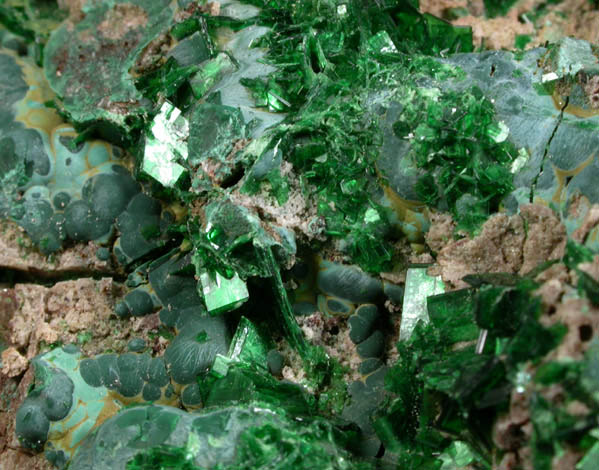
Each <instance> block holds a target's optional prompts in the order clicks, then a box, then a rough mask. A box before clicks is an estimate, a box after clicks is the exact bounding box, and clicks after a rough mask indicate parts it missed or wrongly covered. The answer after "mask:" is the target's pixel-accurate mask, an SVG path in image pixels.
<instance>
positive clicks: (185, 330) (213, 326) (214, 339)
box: [164, 317, 230, 385]
mask: <svg viewBox="0 0 599 470" xmlns="http://www.w3.org/2000/svg"><path fill="white" fill-rule="evenodd" d="M202 331H205V332H206V340H205V341H202V342H199V341H198V340H197V339H198V334H199V333H201V332H202ZM202 337H203V335H202ZM229 341H230V338H229V332H228V329H227V325H226V323H225V322H224V319H223V318H222V317H192V318H190V320H189V321H188V322H186V323H185V324H184V325H183V327H182V328H181V330H180V332H179V334H178V335H177V337H176V338H175V339H174V340H173V342H172V343H171V344H170V345H169V347H168V348H167V349H166V351H165V353H164V359H165V361H166V363H167V364H168V367H169V373H170V374H171V376H172V378H173V380H174V381H175V382H176V383H178V384H181V385H184V384H189V383H192V382H194V381H195V380H196V378H197V377H198V375H200V374H203V373H206V372H207V371H208V370H209V369H210V367H211V366H212V363H213V362H214V359H215V358H216V355H217V354H223V355H225V354H226V353H227V351H228V348H229Z"/></svg>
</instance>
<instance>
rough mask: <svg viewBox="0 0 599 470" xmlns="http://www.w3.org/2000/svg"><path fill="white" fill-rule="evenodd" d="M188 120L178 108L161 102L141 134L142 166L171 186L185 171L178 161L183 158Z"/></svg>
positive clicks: (161, 182) (184, 156) (158, 179)
mask: <svg viewBox="0 0 599 470" xmlns="http://www.w3.org/2000/svg"><path fill="white" fill-rule="evenodd" d="M188 137H189V123H188V121H187V119H186V118H185V117H184V116H183V115H182V114H181V110H180V109H178V108H176V107H175V106H173V105H172V104H171V103H168V102H165V103H164V104H163V105H162V107H161V108H160V112H159V113H158V114H157V115H156V116H155V117H154V119H153V120H152V123H151V124H150V127H149V129H148V131H147V133H146V137H145V147H144V156H143V162H142V166H141V168H142V170H143V171H144V173H146V174H147V175H149V176H151V177H152V178H154V179H155V180H156V181H158V182H159V183H160V184H162V185H163V186H166V187H173V186H175V184H176V183H177V181H179V179H180V178H181V175H183V174H184V173H185V168H184V167H183V166H182V165H180V164H179V163H178V162H182V161H185V160H187V155H188V153H187V139H188Z"/></svg>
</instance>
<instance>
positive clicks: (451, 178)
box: [0, 0, 599, 470]
mask: <svg viewBox="0 0 599 470" xmlns="http://www.w3.org/2000/svg"><path fill="white" fill-rule="evenodd" d="M16 3H17V2H6V4H5V5H2V6H0V21H2V23H3V24H4V25H5V26H6V27H7V28H9V29H11V31H12V33H9V32H7V31H5V30H2V31H0V39H1V42H2V47H3V49H2V50H0V61H2V62H0V64H4V66H3V68H2V69H1V70H0V73H2V74H4V75H5V76H6V77H3V80H4V79H6V81H7V83H9V82H10V83H11V86H8V87H4V88H2V90H0V93H1V94H2V95H1V97H3V100H2V104H1V105H0V106H1V109H0V111H1V112H2V116H4V117H6V119H5V120H3V122H2V123H0V151H2V160H1V161H0V190H1V191H0V215H2V217H3V218H9V219H11V220H13V221H14V222H15V223H17V224H19V225H20V226H21V227H22V228H23V229H24V230H25V231H26V232H27V233H28V234H29V236H30V237H31V238H32V240H33V241H34V242H35V243H36V244H37V245H38V246H39V248H40V250H42V251H43V252H45V253H52V252H56V251H58V250H61V249H64V248H65V247H66V248H68V247H69V246H72V245H73V244H74V243H79V242H88V241H93V242H95V243H97V244H98V246H99V247H100V248H99V250H98V256H99V257H100V256H102V257H103V258H104V259H107V260H109V261H110V262H111V263H113V265H114V266H115V267H116V266H117V265H118V266H120V269H122V270H124V271H125V272H126V274H127V275H128V277H127V281H126V287H127V290H128V292H127V294H126V295H125V296H124V297H123V299H122V301H121V302H119V303H118V304H117V305H116V306H115V315H117V316H118V317H120V318H123V319H126V318H129V317H141V316H145V315H148V314H151V313H154V312H159V317H160V321H161V324H162V327H163V328H165V329H167V330H168V331H169V332H170V333H171V337H172V338H171V340H170V341H169V344H168V346H167V347H166V350H165V352H164V355H163V356H157V357H155V356H154V354H153V353H152V351H151V350H149V349H148V348H146V346H145V344H144V343H143V341H135V340H134V341H132V342H131V343H130V344H129V351H128V352H126V353H123V354H115V353H112V352H106V353H105V354H101V355H98V356H96V357H94V358H85V357H82V355H81V353H80V352H79V351H78V350H77V348H75V347H73V346H65V347H64V348H56V349H54V350H52V351H49V352H47V353H45V354H42V355H40V356H38V357H36V358H35V359H34V360H33V367H34V369H35V376H36V379H35V386H34V387H33V389H32V390H31V392H30V393H29V395H28V397H27V398H26V399H25V401H24V403H23V405H22V406H21V408H20V409H19V411H18V413H17V422H16V432H17V436H18V438H19V440H20V442H21V444H22V445H23V447H25V448H27V449H30V450H34V451H41V450H44V451H45V453H46V456H47V457H48V459H49V460H50V461H51V462H52V463H53V464H55V465H57V466H59V467H63V468H65V467H68V468H69V469H71V470H83V469H92V468H93V469H103V468H106V469H109V468H110V469H123V470H125V469H126V470H141V469H154V468H173V469H175V468H176V469H190V470H198V469H204V468H221V469H245V468H247V469H254V468H273V469H280V470H283V469H309V468H323V469H371V468H401V469H414V470H416V469H441V470H449V469H466V468H476V469H491V468H493V467H494V466H495V465H497V464H498V463H499V462H500V461H502V460H505V459H507V458H512V456H513V455H515V456H516V457H514V458H516V459H520V460H521V461H520V463H522V465H533V467H526V466H524V467H523V468H534V469H535V470H536V469H538V470H546V469H547V470H548V469H550V468H552V465H554V460H555V459H557V458H559V457H560V456H561V455H563V454H567V453H568V452H571V453H576V454H577V455H578V456H579V459H578V465H577V467H576V468H577V470H591V469H593V468H595V467H594V465H595V462H597V460H599V428H598V427H597V417H598V416H599V414H598V413H599V398H598V396H597V390H598V389H599V380H598V374H599V363H598V358H599V346H598V345H599V343H598V342H597V339H596V338H595V339H594V341H591V338H593V337H596V334H597V333H596V332H597V330H599V325H597V320H596V318H595V317H593V315H595V316H597V315H599V313H598V312H597V304H598V303H599V299H598V297H597V292H599V284H598V282H597V280H596V279H595V278H593V277H592V276H591V275H590V274H588V272H587V271H586V270H585V269H583V268H581V265H585V263H586V264H589V263H593V260H594V259H596V253H597V251H598V247H599V237H598V236H597V231H595V232H592V233H591V234H590V235H589V236H588V237H587V238H586V240H584V243H577V242H574V241H573V240H570V241H569V243H568V248H567V252H566V256H565V257H564V258H563V259H562V260H559V261H557V263H561V265H563V266H564V269H568V270H570V272H572V273H575V276H574V277H572V278H571V279H570V281H569V282H570V284H569V287H568V289H569V290H568V295H569V296H570V297H571V298H574V297H575V298H576V299H578V300H579V301H580V302H583V303H584V306H585V309H586V310H587V314H588V316H589V321H588V325H587V324H586V323H585V325H586V326H587V327H588V328H590V333H589V330H588V329H584V330H580V331H581V332H582V333H581V332H579V331H578V330H576V331H575V333H576V334H579V336H580V338H579V343H581V344H582V350H583V353H582V354H580V357H576V358H573V357H572V358H568V357H566V358H565V359H564V358H563V357H557V356H555V355H554V352H555V351H556V350H558V349H559V348H560V345H563V344H564V342H565V341H566V340H567V339H568V335H569V334H573V333H572V332H573V330H572V329H570V330H569V326H567V325H563V324H561V323H559V322H558V323H552V321H550V320H547V319H546V318H544V316H545V315H546V314H547V312H546V309H545V306H544V305H543V304H542V303H541V300H540V299H539V297H538V296H537V295H536V289H538V288H539V287H540V286H541V284H542V281H540V280H539V278H538V277H537V276H539V275H541V274H542V272H544V270H546V269H547V268H549V266H541V267H540V268H539V269H538V270H537V271H535V272H533V273H529V274H527V275H526V276H516V275H505V276H502V275H485V274H482V275H479V276H471V277H469V278H467V279H465V280H466V282H468V284H469V285H470V286H471V287H469V288H467V289H463V290H458V291H448V292H445V290H446V288H447V286H445V285H444V283H443V282H442V280H441V279H440V278H439V277H435V276H430V275H428V274H427V271H426V268H425V267H422V266H413V267H411V268H410V269H408V271H407V273H406V276H405V290H404V288H403V286H400V285H398V284H396V283H394V282H390V281H389V280H388V277H386V278H381V276H380V273H384V272H387V273H389V272H394V273H395V274H398V273H399V271H400V270H402V269H403V268H404V265H405V263H404V261H403V259H402V255H401V253H400V247H401V241H402V240H403V239H404V238H407V240H408V241H409V242H411V243H412V246H413V248H415V249H417V250H422V249H423V245H422V238H423V233H424V232H426V230H427V229H428V226H429V224H430V221H429V218H428V215H429V211H433V210H434V211H447V212H449V213H450V214H451V215H452V216H453V217H454V219H455V221H456V222H457V228H458V230H461V231H462V232H460V233H459V234H458V235H459V236H464V233H465V232H468V233H470V234H476V233H477V231H478V230H479V228H480V226H481V224H482V223H483V222H484V221H485V220H486V219H487V218H488V217H489V216H490V215H492V214H493V213H495V212H496V211H498V210H499V209H500V207H503V208H505V209H507V210H509V211H512V212H517V210H518V207H519V205H520V204H524V203H530V202H541V203H545V204H548V205H549V204H550V205H551V206H552V207H553V209H554V210H555V211H556V212H558V213H559V214H560V215H562V217H563V219H564V221H565V224H566V227H567V230H568V233H569V234H572V233H573V232H575V231H576V229H577V228H579V227H580V225H581V223H582V221H583V219H584V217H585V215H586V212H585V213H580V212H579V213H577V214H576V216H573V215H571V214H570V213H569V212H568V209H569V206H570V204H571V201H572V198H573V197H574V196H576V197H579V196H581V197H584V198H586V201H587V203H588V207H586V206H585V207H586V211H587V212H589V211H590V210H591V209H590V205H591V204H593V203H597V202H599V193H598V192H597V187H596V184H594V183H593V182H594V181H596V177H597V176H598V175H597V173H598V172H599V166H598V165H597V163H596V157H595V156H594V155H593V153H592V152H593V149H596V148H597V139H598V138H597V137H596V135H597V132H596V131H597V128H598V127H599V121H598V119H599V118H598V117H597V115H598V114H599V113H598V112H597V107H596V103H595V101H593V100H594V96H595V95H596V94H597V91H596V88H597V87H595V88H593V86H592V85H593V83H596V82H594V81H593V80H596V78H597V77H599V69H598V68H597V65H596V63H597V57H598V52H597V49H596V47H595V46H592V45H590V44H588V43H586V42H584V41H578V40H574V39H567V40H563V41H561V42H560V43H558V44H555V45H549V46H548V47H547V48H542V49H535V50H532V51H528V52H525V53H518V54H514V53H511V52H507V51H488V52H473V46H472V38H471V32H470V30H469V29H467V28H457V27H453V26H451V25H450V24H448V23H446V22H444V21H442V20H440V19H438V18H435V17H433V16H431V15H426V14H421V13H419V11H418V2H417V0H382V1H377V2H367V1H361V0H300V1H297V0H296V1H291V0H271V1H266V0H246V1H245V2H238V1H230V2H228V3H227V2H223V3H221V4H215V2H201V1H200V2H196V1H191V0H179V1H177V2H167V1H162V0H161V1H155V0H136V1H134V2H126V1H121V0H117V1H102V0H98V1H88V2H86V3H85V5H84V6H83V8H82V9H81V10H80V11H79V12H75V13H73V11H71V14H70V16H68V17H67V18H66V19H65V21H64V22H62V23H58V22H57V23H52V21H50V20H48V18H47V11H46V9H44V8H41V7H40V5H38V4H39V3H40V2H36V1H33V0H26V1H25V2H21V3H24V4H25V5H26V7H22V6H21V4H20V3H19V5H16ZM512 3H513V2H510V1H505V2H485V4H488V5H487V9H488V14H489V16H493V15H496V14H498V13H501V12H504V11H507V9H509V7H510V6H511V4H512ZM13 4H14V5H13ZM215 5H216V6H215ZM217 6H218V7H217ZM65 16H66V14H65ZM15 34H16V35H15ZM33 40H35V42H34V43H32V41H33ZM32 44H35V45H33V46H32ZM42 52H43V54H42ZM36 62H37V64H36ZM39 65H42V66H43V75H42V71H41V69H40V68H39V67H38V66H39ZM50 101H52V103H53V104H52V106H50V104H49V102H50ZM57 111H58V112H57ZM69 123H70V124H69ZM534 128H538V129H539V130H538V132H534V133H533V132H531V129H534ZM27 138H30V139H31V142H35V145H33V144H32V145H29V146H28V145H25V141H26V139H27ZM96 138H101V139H102V140H93V139H96ZM123 147H124V150H125V151H123V150H122V148H123ZM131 162H133V164H131ZM449 235H450V236H451V235H452V234H449ZM325 253H326V255H325ZM327 256H328V257H330V258H331V259H326V258H327ZM389 304H392V305H395V306H399V305H401V306H402V317H401V326H400V327H399V331H398V332H397V334H398V338H395V339H398V340H399V341H398V343H397V346H396V348H393V349H394V350H396V351H397V353H398V356H397V358H396V359H392V358H391V354H390V353H389V352H388V351H389V348H388V347H387V346H388V344H387V343H388V342H389V341H391V335H388V334H387V333H386V332H387V331H389V329H390V328H391V327H392V326H396V327H397V325H394V324H393V321H394V320H393V318H391V315H387V314H386V312H389V310H387V308H385V306H386V305H389ZM300 317H305V318H303V319H301V318H300ZM322 318H324V321H325V323H326V321H328V322H329V323H331V324H334V325H336V326H335V328H345V331H347V338H348V341H347V348H346V350H345V353H346V354H347V355H348V356H349V355H353V356H355V357H356V358H357V359H356V362H357V366H356V367H355V368H354V369H355V370H353V371H349V370H348V368H344V367H342V366H341V364H340V360H339V358H333V357H331V356H329V355H328V354H327V353H326V352H325V350H324V349H323V348H322V347H319V346H315V345H313V344H311V342H310V341H309V340H308V339H307V335H306V334H305V333H306V329H304V330H302V328H300V326H299V324H298V323H301V324H302V325H310V321H312V320H314V319H316V320H319V319H320V320H322ZM316 320H314V321H316ZM589 335H590V336H589ZM531 338H534V341H532V343H533V344H531ZM392 346H393V345H392ZM289 349H290V350H293V351H294V355H295V356H294V357H296V362H295V363H294V364H292V363H291V362H290V359H289V357H287V358H285V357H283V355H282V352H285V350H289ZM285 366H286V367H287V368H288V369H290V368H293V367H295V368H296V369H302V370H303V374H304V375H305V380H304V382H303V384H302V385H298V384H295V383H292V382H289V381H287V380H284V379H282V376H283V370H284V367H285ZM296 372H297V370H296ZM350 372H353V373H354V378H355V374H357V376H358V377H359V378H357V379H355V380H354V379H352V380H351V382H349V383H348V382H346V381H348V380H349V379H348V377H350V376H351V375H350ZM558 386H563V387H564V389H565V390H566V392H565V398H564V399H563V400H561V401H560V400H557V399H553V398H552V397H548V395H547V393H546V390H547V389H548V388H550V387H554V388H555V387H558ZM522 397H524V398H522ZM518 399H525V400H526V407H527V412H528V413H529V415H528V421H527V422H526V423H516V424H514V426H515V428H514V429H515V431H514V432H516V434H517V436H516V437H517V438H518V439H516V438H514V441H516V442H515V443H514V442H512V441H510V443H508V444H506V443H505V440H504V441H501V440H499V439H498V438H497V436H498V435H501V429H499V424H500V423H501V422H502V420H503V419H505V416H506V414H507V416H509V412H510V407H511V406H514V403H516V402H517V400H518ZM572 403H576V404H577V406H578V408H577V410H578V412H577V413H573V412H572V406H570V405H572ZM581 404H582V405H581ZM580 410H582V411H580ZM524 424H526V425H527V426H526V427H525V426H524ZM521 428H522V429H521ZM522 436H524V437H522ZM521 456H524V457H521ZM527 459H528V460H527ZM553 468H555V467H553Z"/></svg>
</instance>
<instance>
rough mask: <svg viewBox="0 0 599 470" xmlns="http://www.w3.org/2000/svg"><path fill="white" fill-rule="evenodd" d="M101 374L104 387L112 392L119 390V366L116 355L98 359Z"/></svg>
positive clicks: (105, 355)
mask: <svg viewBox="0 0 599 470" xmlns="http://www.w3.org/2000/svg"><path fill="white" fill-rule="evenodd" d="M96 361H97V363H98V366H99V368H100V373H101V375H102V385H104V386H105V387H106V388H109V389H110V390H117V389H118V388H119V386H120V377H119V368H118V365H117V355H116V354H103V355H101V356H98V357H97V358H96Z"/></svg>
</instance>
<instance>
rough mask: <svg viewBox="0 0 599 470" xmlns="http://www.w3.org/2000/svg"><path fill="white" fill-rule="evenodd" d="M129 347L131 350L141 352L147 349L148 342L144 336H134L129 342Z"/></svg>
mask: <svg viewBox="0 0 599 470" xmlns="http://www.w3.org/2000/svg"><path fill="white" fill-rule="evenodd" d="M127 349H129V351H131V352H141V351H143V350H144V349H146V342H145V340H143V339H142V338H133V339H132V340H130V341H129V342H128V343H127Z"/></svg>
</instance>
